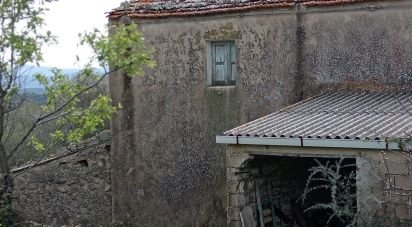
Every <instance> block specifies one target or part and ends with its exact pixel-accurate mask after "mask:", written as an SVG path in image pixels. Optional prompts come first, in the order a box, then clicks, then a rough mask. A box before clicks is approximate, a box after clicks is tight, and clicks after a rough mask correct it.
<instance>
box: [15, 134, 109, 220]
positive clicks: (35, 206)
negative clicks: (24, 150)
mask: <svg viewBox="0 0 412 227" xmlns="http://www.w3.org/2000/svg"><path fill="white" fill-rule="evenodd" d="M105 133H106V134H107V133H108V132H105ZM104 137H105V136H104V134H101V136H100V139H98V138H94V139H90V140H88V141H85V142H84V143H82V144H81V145H80V146H78V147H76V148H75V149H73V151H72V152H71V153H68V154H65V155H62V156H59V157H54V158H51V159H47V160H45V161H42V162H41V163H38V164H36V165H35V166H32V167H31V166H25V167H21V168H17V169H14V170H13V175H14V176H15V181H14V183H15V187H14V191H13V207H14V209H15V210H16V211H17V214H18V217H19V219H21V220H22V221H33V222H36V223H41V224H47V225H52V226H62V225H81V226H109V225H110V223H111V181H110V167H111V164H110V146H109V145H108V143H109V141H108V140H107V137H106V138H104Z"/></svg>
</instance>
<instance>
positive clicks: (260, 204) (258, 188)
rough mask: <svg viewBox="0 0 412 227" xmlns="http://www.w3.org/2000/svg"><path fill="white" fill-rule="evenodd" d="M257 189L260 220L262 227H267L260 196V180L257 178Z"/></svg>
mask: <svg viewBox="0 0 412 227" xmlns="http://www.w3.org/2000/svg"><path fill="white" fill-rule="evenodd" d="M255 185H256V186H255V189H256V200H257V206H258V213H259V221H260V227H265V223H264V222H263V209H262V201H261V197H260V186H259V180H257V179H256V180H255Z"/></svg>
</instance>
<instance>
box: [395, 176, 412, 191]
mask: <svg viewBox="0 0 412 227" xmlns="http://www.w3.org/2000/svg"><path fill="white" fill-rule="evenodd" d="M394 185H395V187H396V188H398V189H406V190H408V191H409V190H412V176H405V175H398V176H394Z"/></svg>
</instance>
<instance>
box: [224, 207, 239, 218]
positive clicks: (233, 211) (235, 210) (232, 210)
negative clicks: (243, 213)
mask: <svg viewBox="0 0 412 227" xmlns="http://www.w3.org/2000/svg"><path fill="white" fill-rule="evenodd" d="M227 219H228V220H233V221H237V220H239V221H240V207H236V206H230V207H228V208H227Z"/></svg>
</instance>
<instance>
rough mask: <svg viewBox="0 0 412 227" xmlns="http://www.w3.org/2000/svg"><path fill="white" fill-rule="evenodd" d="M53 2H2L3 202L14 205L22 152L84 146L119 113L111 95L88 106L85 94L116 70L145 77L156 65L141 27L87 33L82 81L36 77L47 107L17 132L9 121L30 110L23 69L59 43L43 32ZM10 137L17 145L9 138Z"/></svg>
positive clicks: (59, 75)
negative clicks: (15, 165) (44, 134)
mask: <svg viewBox="0 0 412 227" xmlns="http://www.w3.org/2000/svg"><path fill="white" fill-rule="evenodd" d="M52 1H54V0H0V29H1V31H0V177H1V178H0V180H1V182H0V183H1V184H0V185H1V189H0V199H1V201H2V202H4V201H5V203H6V204H7V203H10V198H11V197H10V193H11V192H12V189H13V176H12V175H11V172H10V160H11V159H12V158H13V157H14V156H15V155H16V153H17V152H19V151H21V150H22V149H20V148H21V147H23V146H25V145H27V144H28V143H30V144H31V146H33V147H34V148H35V149H36V150H38V151H46V150H47V149H49V147H50V145H53V144H56V143H58V142H61V141H67V142H79V141H80V140H81V139H82V138H84V137H85V136H87V135H89V134H90V133H92V132H94V131H95V130H97V129H98V128H99V127H101V126H102V125H103V124H104V122H105V120H107V119H109V118H110V117H111V115H112V114H113V113H114V112H115V111H116V109H117V108H118V107H116V106H113V105H112V104H111V100H110V99H109V97H107V96H106V95H99V96H98V97H95V98H94V99H93V100H90V102H89V104H88V105H84V103H82V102H80V97H81V95H82V94H84V93H87V92H89V91H91V89H93V88H95V87H96V86H97V85H98V84H99V83H100V82H101V81H103V80H104V79H105V78H106V77H107V76H108V75H109V74H111V73H112V72H114V71H117V70H121V71H122V72H123V74H124V75H133V76H134V75H140V74H141V73H142V66H144V65H148V66H153V65H154V62H153V61H152V60H150V51H149V50H148V48H147V47H146V46H145V45H144V44H143V39H142V37H141V35H140V34H139V33H138V31H137V27H136V25H135V24H128V25H116V26H114V27H110V28H109V30H110V32H111V35H110V36H107V35H106V34H105V33H102V32H100V31H98V30H94V31H93V32H88V33H84V34H81V35H79V36H80V44H81V45H87V46H90V47H91V48H92V50H93V52H94V56H93V57H92V58H90V59H89V61H88V63H87V64H85V65H84V68H83V69H82V70H81V71H80V73H79V75H78V77H77V79H76V80H73V79H71V78H69V77H68V76H66V75H64V74H63V73H62V71H61V70H59V69H54V70H53V76H52V77H46V76H45V75H42V74H38V75H36V76H35V78H36V80H38V82H39V83H40V84H41V85H43V86H44V88H45V90H46V95H47V102H46V103H45V104H44V105H42V107H41V109H40V110H39V111H35V112H34V113H33V116H32V119H31V121H30V124H29V125H28V126H25V128H26V130H24V131H23V132H22V131H19V130H15V129H14V126H13V125H11V124H10V121H8V119H9V118H10V117H11V115H13V114H15V113H17V112H18V111H19V109H20V108H22V107H24V106H25V105H23V104H24V102H25V99H24V97H23V98H19V96H21V94H22V92H21V90H22V84H23V82H24V81H25V80H26V79H27V76H28V75H27V72H24V70H22V67H23V66H24V65H26V64H28V63H36V64H38V63H39V62H41V60H42V52H41V50H42V47H43V46H44V45H48V44H51V43H53V42H55V37H53V36H52V34H51V33H50V32H49V31H46V32H42V30H41V27H42V25H43V24H44V20H43V18H42V15H43V13H44V12H45V11H46V10H47V8H46V7H47V4H48V3H50V2H52ZM62 54H64V53H62ZM96 62H97V63H98V65H99V67H101V68H102V69H103V75H101V76H99V77H96V75H95V73H94V72H95V70H94V69H93V68H92V67H91V66H92V64H93V63H96ZM109 66H110V67H109ZM82 81H88V82H87V83H81V82H82ZM16 100H17V101H16ZM50 123H54V124H55V125H56V127H55V128H54V130H53V132H51V133H50V134H49V136H50V137H49V138H50V139H49V141H44V140H42V138H40V137H38V136H36V131H37V130H39V128H41V127H44V126H45V125H47V124H50ZM68 125H69V126H68ZM16 131H18V132H17V133H18V134H16V135H17V136H14V137H13V136H12V135H11V134H14V133H16ZM10 137H13V138H14V141H10V140H8V139H7V138H10ZM16 138H17V139H16Z"/></svg>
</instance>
